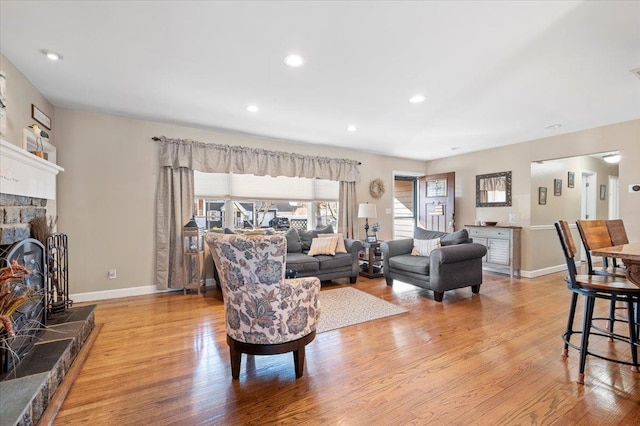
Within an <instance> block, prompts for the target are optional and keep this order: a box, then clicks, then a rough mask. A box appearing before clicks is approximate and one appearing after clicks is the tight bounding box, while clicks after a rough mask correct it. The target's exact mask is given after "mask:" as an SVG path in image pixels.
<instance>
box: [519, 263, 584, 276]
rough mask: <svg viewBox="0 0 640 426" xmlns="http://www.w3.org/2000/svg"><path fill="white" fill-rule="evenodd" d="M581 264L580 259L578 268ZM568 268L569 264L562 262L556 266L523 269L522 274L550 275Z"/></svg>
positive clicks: (577, 264)
mask: <svg viewBox="0 0 640 426" xmlns="http://www.w3.org/2000/svg"><path fill="white" fill-rule="evenodd" d="M581 265H582V262H580V261H577V262H576V268H578V270H579V269H580V266H581ZM566 270H567V265H566V264H562V265H556V266H549V267H548V268H542V269H536V270H533V271H522V272H521V275H522V277H523V278H535V277H541V276H543V275H549V274H553V273H556V272H562V271H566Z"/></svg>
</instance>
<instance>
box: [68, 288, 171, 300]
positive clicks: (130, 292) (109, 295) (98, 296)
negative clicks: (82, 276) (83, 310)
mask: <svg viewBox="0 0 640 426" xmlns="http://www.w3.org/2000/svg"><path fill="white" fill-rule="evenodd" d="M166 291H167V290H158V289H157V288H156V286H155V285H145V286H142V287H129V288H118V289H113V290H102V291H91V292H88V293H76V294H72V295H71V300H73V301H74V302H93V301H94V300H105V299H117V298H120V297H129V296H142V295H144V294H153V293H164V292H166Z"/></svg>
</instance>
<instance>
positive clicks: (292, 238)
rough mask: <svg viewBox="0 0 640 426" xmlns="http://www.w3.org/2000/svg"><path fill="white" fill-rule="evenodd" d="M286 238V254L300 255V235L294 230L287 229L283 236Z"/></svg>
mask: <svg viewBox="0 0 640 426" xmlns="http://www.w3.org/2000/svg"><path fill="white" fill-rule="evenodd" d="M284 236H285V237H286V238H287V253H302V244H300V235H298V230H297V229H296V228H289V230H288V231H287V232H286V233H285V234H284Z"/></svg>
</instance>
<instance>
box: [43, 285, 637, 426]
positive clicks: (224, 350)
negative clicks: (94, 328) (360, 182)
mask: <svg viewBox="0 0 640 426" xmlns="http://www.w3.org/2000/svg"><path fill="white" fill-rule="evenodd" d="M561 277H562V275H561V274H553V275H548V276H544V277H540V278H535V279H509V278H508V277H506V276H503V275H498V274H490V273H485V279H484V284H483V285H482V288H481V290H480V294H479V295H473V294H472V293H471V289H470V288H466V289H461V290H456V291H453V292H447V293H445V297H444V302H443V303H436V302H434V301H433V294H432V293H431V292H429V291H423V290H420V289H418V288H417V287H414V286H411V285H408V284H403V283H398V282H396V284H394V286H393V288H391V287H387V286H386V285H385V283H384V279H375V280H369V279H366V278H362V277H361V278H359V279H358V283H357V284H356V285H355V288H358V289H360V290H364V291H366V292H368V293H370V294H373V295H375V296H377V297H381V298H383V299H385V300H388V301H390V302H392V303H395V304H398V305H401V306H404V307H406V308H408V309H409V310H410V311H409V313H406V314H401V315H396V316H392V317H388V318H383V319H380V320H376V321H371V322H368V323H364V324H359V325H355V326H351V327H346V328H342V329H339V330H334V331H329V332H326V333H322V334H319V335H318V336H317V337H316V339H315V340H314V341H313V342H312V343H311V344H309V345H308V346H307V359H306V365H305V372H304V376H303V377H302V378H301V379H298V380H296V379H295V373H294V367H293V359H292V356H291V354H284V355H277V356H262V357H258V356H256V357H253V358H249V359H247V358H246V357H244V356H243V361H242V369H241V374H240V380H238V381H233V380H231V371H230V365H229V353H228V347H227V344H226V340H225V332H224V320H223V308H222V301H221V297H220V293H219V292H218V290H213V289H209V290H207V292H206V293H205V294H204V295H197V294H195V293H194V294H188V295H183V294H182V293H181V292H178V293H171V294H162V295H152V296H140V297H131V298H123V299H114V300H109V301H101V302H98V303H97V305H98V306H97V310H96V322H98V323H103V324H104V326H103V327H102V330H101V332H100V334H99V335H98V338H97V340H96V343H95V345H94V346H93V348H92V350H91V352H90V354H89V357H88V359H87V361H86V363H85V365H84V367H83V369H82V371H81V373H80V375H79V377H78V379H77V380H76V382H75V383H74V385H73V386H72V388H71V391H70V392H69V395H68V397H67V399H66V401H65V402H64V404H63V406H62V409H61V410H60V412H59V413H58V415H57V418H56V420H55V424H56V425H65V424H74V425H75V424H80V423H85V424H91V425H129V424H138V425H142V424H144V425H146V424H185V425H196V424H204V425H209V424H270V423H285V424H344V425H365V424H367V425H373V424H376V425H377V424H419V425H422V424H459V425H470V424H479V425H500V424H504V425H512V424H513V425H515V424H536V425H547V424H572V425H573V424H589V425H591V424H592V425H609V424H619V425H627V424H629V425H631V424H634V425H635V424H639V423H640V374H639V373H633V372H632V371H631V370H630V367H628V366H624V365H619V364H614V363H610V362H606V361H602V360H599V359H596V358H588V361H587V370H586V374H587V376H586V379H585V385H584V386H582V385H579V384H577V383H576V382H575V380H576V377H577V363H578V357H577V353H576V351H571V352H570V356H569V358H568V359H567V358H562V357H561V352H562V340H561V337H560V336H561V334H562V332H563V329H564V326H565V322H566V313H567V309H568V304H569V291H568V290H567V289H566V287H565V285H564V283H563V282H562V278H561ZM345 285H348V284H347V283H346V281H344V283H343V281H342V280H338V281H336V282H334V284H333V285H329V286H325V287H323V291H327V290H330V289H332V288H336V287H340V286H345ZM599 305H602V306H599ZM606 307H607V304H606V303H605V302H603V303H600V304H597V306H596V309H598V310H599V311H600V308H602V309H601V310H602V315H606V312H605V311H606ZM579 310H580V311H581V304H580V305H579ZM580 317H581V315H580V314H579V315H578V318H577V321H580ZM577 324H580V323H579V322H578V323H577ZM577 341H578V337H576V342H577ZM592 345H593V347H594V348H599V349H601V350H603V351H609V352H612V353H613V352H615V353H616V354H617V355H618V356H627V355H628V353H629V349H628V347H625V346H621V345H612V344H610V343H608V342H607V341H606V340H604V339H600V340H598V339H594V341H593V343H592Z"/></svg>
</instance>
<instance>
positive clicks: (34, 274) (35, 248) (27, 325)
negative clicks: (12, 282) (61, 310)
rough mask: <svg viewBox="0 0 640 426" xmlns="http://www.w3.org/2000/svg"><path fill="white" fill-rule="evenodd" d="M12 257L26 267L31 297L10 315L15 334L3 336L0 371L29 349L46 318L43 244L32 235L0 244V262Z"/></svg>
mask: <svg viewBox="0 0 640 426" xmlns="http://www.w3.org/2000/svg"><path fill="white" fill-rule="evenodd" d="M13 261H15V262H17V263H18V264H19V265H22V266H24V267H25V268H26V269H27V270H29V272H30V273H29V275H27V276H25V278H24V287H31V292H32V295H33V297H30V298H29V299H28V300H27V301H26V302H24V303H23V304H22V305H20V307H19V308H18V309H17V310H16V311H15V312H14V313H13V315H12V316H11V321H12V323H13V329H14V332H15V336H13V337H10V336H2V338H3V339H2V340H3V341H2V342H1V344H0V374H1V373H5V372H7V371H10V370H11V369H12V368H13V366H14V365H15V364H16V363H17V362H18V361H19V360H20V359H22V358H23V357H24V356H25V355H26V354H27V353H28V352H29V350H30V349H31V348H32V347H33V345H34V344H35V342H36V340H37V338H38V334H40V332H41V330H42V329H43V328H44V326H45V325H46V322H47V313H46V308H45V303H46V292H47V281H48V280H47V265H46V262H45V248H44V246H43V245H42V243H40V242H39V241H38V240H35V239H33V238H27V239H26V240H22V241H19V242H17V243H14V244H12V245H8V246H0V262H1V263H0V266H8V265H9V264H11V262H13ZM19 289H20V288H18V290H19Z"/></svg>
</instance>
